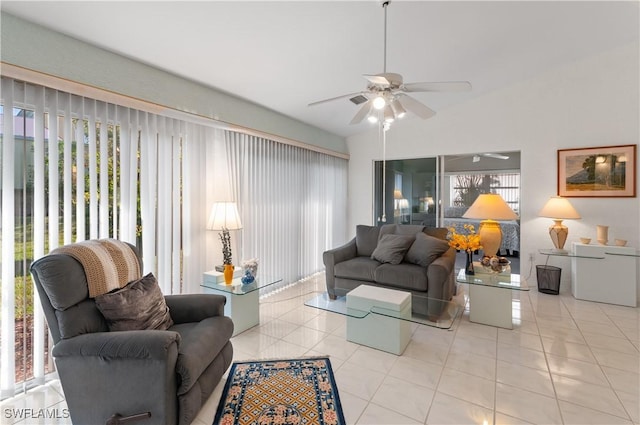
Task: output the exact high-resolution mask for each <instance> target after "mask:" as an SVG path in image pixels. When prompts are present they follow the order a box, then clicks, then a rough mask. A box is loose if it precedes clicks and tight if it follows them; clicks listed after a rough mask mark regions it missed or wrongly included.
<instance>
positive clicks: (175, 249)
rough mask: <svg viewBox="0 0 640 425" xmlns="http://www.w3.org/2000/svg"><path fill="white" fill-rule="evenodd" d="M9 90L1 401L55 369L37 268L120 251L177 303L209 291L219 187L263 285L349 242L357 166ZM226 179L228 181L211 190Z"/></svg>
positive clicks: (188, 125) (5, 105) (77, 100)
mask: <svg viewBox="0 0 640 425" xmlns="http://www.w3.org/2000/svg"><path fill="white" fill-rule="evenodd" d="M1 89H2V90H1V92H0V126H1V128H0V136H1V139H0V144H1V145H0V155H1V157H2V172H1V173H0V175H1V179H2V180H1V181H0V190H1V197H0V199H1V202H0V212H1V213H2V222H1V226H2V227H1V228H0V237H1V238H2V239H1V245H2V258H1V263H0V268H1V274H0V276H1V281H0V285H1V290H0V297H1V304H2V313H1V323H0V392H1V394H0V395H1V398H6V397H10V396H12V395H14V394H15V392H16V390H17V389H18V390H19V389H20V388H17V385H16V384H22V390H25V389H26V385H27V382H28V383H30V384H39V383H42V382H43V381H44V379H45V374H46V373H47V372H51V371H53V369H54V366H53V363H52V361H51V358H50V356H49V352H50V341H49V338H48V336H47V329H46V325H45V320H44V315H43V313H42V310H41V306H40V301H39V300H38V298H37V297H38V294H37V291H36V290H35V289H34V287H33V282H32V280H31V276H30V273H29V266H30V264H31V262H32V261H33V260H35V259H37V258H39V257H41V256H43V255H45V254H46V253H48V252H49V251H50V250H52V249H54V248H56V247H57V246H60V245H62V244H67V243H73V242H78V241H82V240H85V239H94V238H118V239H120V240H124V241H127V242H130V243H133V244H135V245H136V246H137V247H138V249H139V250H140V252H141V255H142V258H143V263H144V272H145V273H148V272H153V273H154V274H155V275H156V276H157V278H158V282H159V284H160V286H161V289H162V291H163V292H164V293H165V294H172V293H181V292H186V293H197V292H200V282H201V276H202V272H203V271H206V270H209V269H210V268H211V264H209V260H210V259H209V258H208V253H207V246H208V245H207V237H208V236H207V235H209V236H211V237H213V236H212V235H211V233H210V232H207V231H206V230H205V229H206V219H207V214H208V207H209V205H206V200H207V194H208V192H210V191H215V190H216V188H217V187H218V186H221V185H228V186H230V187H229V188H226V190H228V192H229V193H230V196H232V197H233V199H232V200H235V201H237V202H238V206H239V210H240V213H241V218H242V222H243V226H244V227H243V230H242V231H241V233H240V239H241V241H240V246H241V250H240V254H239V255H240V258H244V259H248V258H253V257H258V258H259V259H260V267H261V270H262V272H263V273H265V274H270V275H273V276H279V277H282V278H283V279H284V280H285V281H286V282H293V281H295V280H297V279H299V278H301V277H305V276H308V275H309V274H312V273H314V272H316V271H319V270H321V269H322V268H323V264H322V252H323V251H324V250H326V249H328V248H331V247H334V246H336V245H337V244H340V243H342V242H344V238H345V236H346V234H347V231H346V214H347V192H346V190H347V161H346V160H345V159H342V158H337V157H334V156H331V155H328V154H324V153H318V152H315V151H311V150H308V149H304V148H302V147H299V146H292V145H288V144H285V143H279V142H275V141H272V140H268V139H264V138H260V137H256V136H253V135H247V134H244V133H238V132H233V131H222V130H219V129H216V126H215V125H214V124H212V125H211V126H209V125H206V124H204V125H203V123H202V120H198V121H196V120H193V121H190V120H188V119H187V120H180V119H176V118H171V117H166V116H162V115H160V114H154V113H150V112H145V111H141V110H136V109H133V108H127V107H123V106H119V105H115V104H113V103H108V102H103V101H99V100H95V99H90V98H86V97H82V96H78V95H75V94H70V93H67V92H64V91H59V90H55V89H52V88H48V87H42V86H39V85H35V84H31V83H26V82H22V81H18V80H14V79H11V78H6V77H2V81H1ZM220 147H222V151H223V152H224V153H223V154H222V155H214V160H213V161H210V162H212V163H209V164H208V163H207V161H208V160H210V159H211V156H210V155H209V156H208V155H207V154H208V153H211V152H216V151H217V149H220ZM216 167H220V169H221V170H222V172H220V171H216V173H217V175H218V176H219V175H225V176H227V177H229V181H222V180H219V179H213V180H211V181H209V180H210V179H207V178H206V177H207V176H209V175H210V174H211V171H212V169H215V168H216Z"/></svg>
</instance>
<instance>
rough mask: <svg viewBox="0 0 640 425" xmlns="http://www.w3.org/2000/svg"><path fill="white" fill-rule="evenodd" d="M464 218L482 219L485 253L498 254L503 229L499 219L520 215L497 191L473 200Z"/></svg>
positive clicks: (483, 248)
mask: <svg viewBox="0 0 640 425" xmlns="http://www.w3.org/2000/svg"><path fill="white" fill-rule="evenodd" d="M462 218H473V219H479V220H482V221H481V222H480V228H479V229H478V235H480V243H481V244H482V250H483V251H484V255H486V256H489V257H492V256H494V255H496V253H497V252H498V250H499V249H500V245H501V244H502V229H500V223H498V221H497V220H516V219H517V218H518V216H517V215H516V213H515V212H513V210H512V209H511V208H510V207H509V205H507V203H506V202H505V201H504V199H502V196H500V195H498V194H497V193H483V194H481V195H480V196H478V198H477V199H476V200H475V201H474V202H473V204H472V205H471V207H470V208H469V209H468V210H467V212H465V213H464V214H463V215H462Z"/></svg>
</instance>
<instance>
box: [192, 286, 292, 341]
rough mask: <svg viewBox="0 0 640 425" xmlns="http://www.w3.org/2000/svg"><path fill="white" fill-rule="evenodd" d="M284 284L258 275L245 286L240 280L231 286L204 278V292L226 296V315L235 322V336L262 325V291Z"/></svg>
mask: <svg viewBox="0 0 640 425" xmlns="http://www.w3.org/2000/svg"><path fill="white" fill-rule="evenodd" d="M278 282H282V279H280V278H275V277H269V276H261V275H258V277H257V278H256V280H254V281H253V282H252V283H250V284H248V285H243V284H242V282H241V281H240V278H239V277H238V278H236V279H233V281H232V282H231V285H226V284H225V283H224V282H221V283H214V282H212V281H209V280H207V276H206V274H205V276H204V277H203V283H202V285H200V286H202V292H203V293H205V294H218V295H224V297H225V298H226V299H227V302H226V303H225V305H224V315H225V316H229V317H230V318H231V320H233V336H235V335H237V334H239V333H241V332H244V331H246V330H247V329H249V328H252V327H254V326H256V325H258V324H260V302H259V298H258V295H259V293H260V291H259V290H260V289H262V288H266V287H267V286H271V285H275V284H276V283H278Z"/></svg>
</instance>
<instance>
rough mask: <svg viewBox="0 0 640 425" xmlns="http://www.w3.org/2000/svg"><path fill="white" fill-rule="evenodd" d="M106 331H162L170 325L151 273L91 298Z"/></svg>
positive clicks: (162, 299)
mask: <svg viewBox="0 0 640 425" xmlns="http://www.w3.org/2000/svg"><path fill="white" fill-rule="evenodd" d="M95 301H96V306H97V307H98V310H100V312H101V313H102V315H103V316H104V318H105V319H106V320H107V325H108V326H109V330H110V331H132V330H144V329H158V330H166V329H168V328H169V327H171V326H172V325H173V320H171V316H170V315H169V307H167V303H166V302H165V300H164V295H162V291H161V290H160V287H159V286H158V282H157V280H156V278H155V276H154V275H153V274H152V273H149V274H148V275H146V276H145V277H143V278H141V279H138V280H134V281H132V282H129V283H128V284H127V286H125V287H124V288H121V289H116V290H114V291H111V292H109V293H107V294H103V295H98V296H97V297H96V298H95Z"/></svg>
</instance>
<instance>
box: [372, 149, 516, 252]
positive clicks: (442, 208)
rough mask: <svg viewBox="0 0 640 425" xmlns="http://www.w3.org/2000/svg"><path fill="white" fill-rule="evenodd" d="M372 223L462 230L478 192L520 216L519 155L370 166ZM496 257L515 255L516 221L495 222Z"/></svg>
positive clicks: (482, 155) (463, 156)
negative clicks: (494, 195) (497, 231)
mask: <svg viewBox="0 0 640 425" xmlns="http://www.w3.org/2000/svg"><path fill="white" fill-rule="evenodd" d="M374 170H375V175H374V222H375V223H377V224H379V225H381V224H385V223H396V224H423V225H426V226H439V227H456V228H458V227H459V228H461V229H462V228H463V225H464V224H465V223H469V222H470V221H469V220H467V219H464V218H463V217H462V216H463V215H464V213H465V212H466V210H467V209H468V208H469V207H470V206H471V204H473V201H475V199H476V198H477V197H478V195H480V194H481V193H497V194H499V195H500V196H502V198H503V199H504V200H505V201H506V202H507V204H508V205H509V206H510V207H511V209H513V211H514V212H515V213H516V214H519V213H520V152H499V153H496V152H491V153H475V154H461V155H443V156H439V157H434V158H415V159H402V160H391V161H376V162H375V164H374ZM501 227H502V231H503V244H502V246H501V254H502V255H511V256H517V255H518V253H519V251H520V222H519V220H512V221H510V222H502V223H501Z"/></svg>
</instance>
